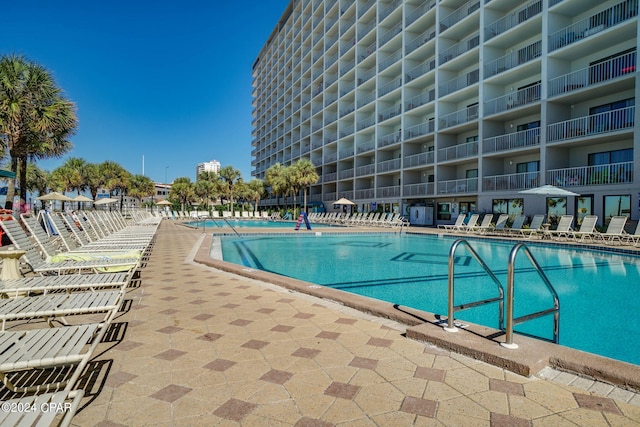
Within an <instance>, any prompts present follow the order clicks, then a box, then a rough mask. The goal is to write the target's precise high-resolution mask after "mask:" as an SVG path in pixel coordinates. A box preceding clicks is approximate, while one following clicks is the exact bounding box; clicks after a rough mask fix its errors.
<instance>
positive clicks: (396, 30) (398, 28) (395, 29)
mask: <svg viewBox="0 0 640 427" xmlns="http://www.w3.org/2000/svg"><path fill="white" fill-rule="evenodd" d="M401 32H402V23H399V24H396V25H395V26H394V27H393V28H391V29H390V30H388V31H386V32H385V33H384V34H382V35H381V36H380V40H379V41H378V47H382V46H383V45H385V44H386V43H387V42H388V41H389V40H391V39H392V38H394V37H395V36H396V35H398V34H400V33H401Z"/></svg>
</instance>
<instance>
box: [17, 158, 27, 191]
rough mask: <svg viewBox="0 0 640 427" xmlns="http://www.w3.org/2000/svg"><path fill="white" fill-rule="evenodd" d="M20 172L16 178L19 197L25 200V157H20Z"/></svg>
mask: <svg viewBox="0 0 640 427" xmlns="http://www.w3.org/2000/svg"><path fill="white" fill-rule="evenodd" d="M19 166H20V174H19V176H18V178H19V179H20V199H22V200H24V201H25V202H26V201H27V158H26V157H23V158H21V159H20V164H19Z"/></svg>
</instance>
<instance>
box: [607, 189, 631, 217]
mask: <svg viewBox="0 0 640 427" xmlns="http://www.w3.org/2000/svg"><path fill="white" fill-rule="evenodd" d="M621 215H622V216H631V196H630V195H623V196H604V218H605V221H607V220H609V219H610V218H611V217H613V216H621Z"/></svg>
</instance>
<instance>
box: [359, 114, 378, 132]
mask: <svg viewBox="0 0 640 427" xmlns="http://www.w3.org/2000/svg"><path fill="white" fill-rule="evenodd" d="M375 123H376V117H375V116H371V117H367V118H366V119H362V120H359V121H358V123H357V126H358V130H362V129H364V128H368V127H369V126H373V125H374V124H375Z"/></svg>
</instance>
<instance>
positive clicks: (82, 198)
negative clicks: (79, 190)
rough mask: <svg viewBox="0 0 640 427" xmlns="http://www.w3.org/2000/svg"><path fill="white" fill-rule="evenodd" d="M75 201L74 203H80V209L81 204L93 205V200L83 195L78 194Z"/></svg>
mask: <svg viewBox="0 0 640 427" xmlns="http://www.w3.org/2000/svg"><path fill="white" fill-rule="evenodd" d="M73 201H74V202H78V208H80V203H86V202H91V203H93V199H90V198H88V197H87V196H85V195H82V194H78V195H77V196H76V197H74V198H73Z"/></svg>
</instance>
